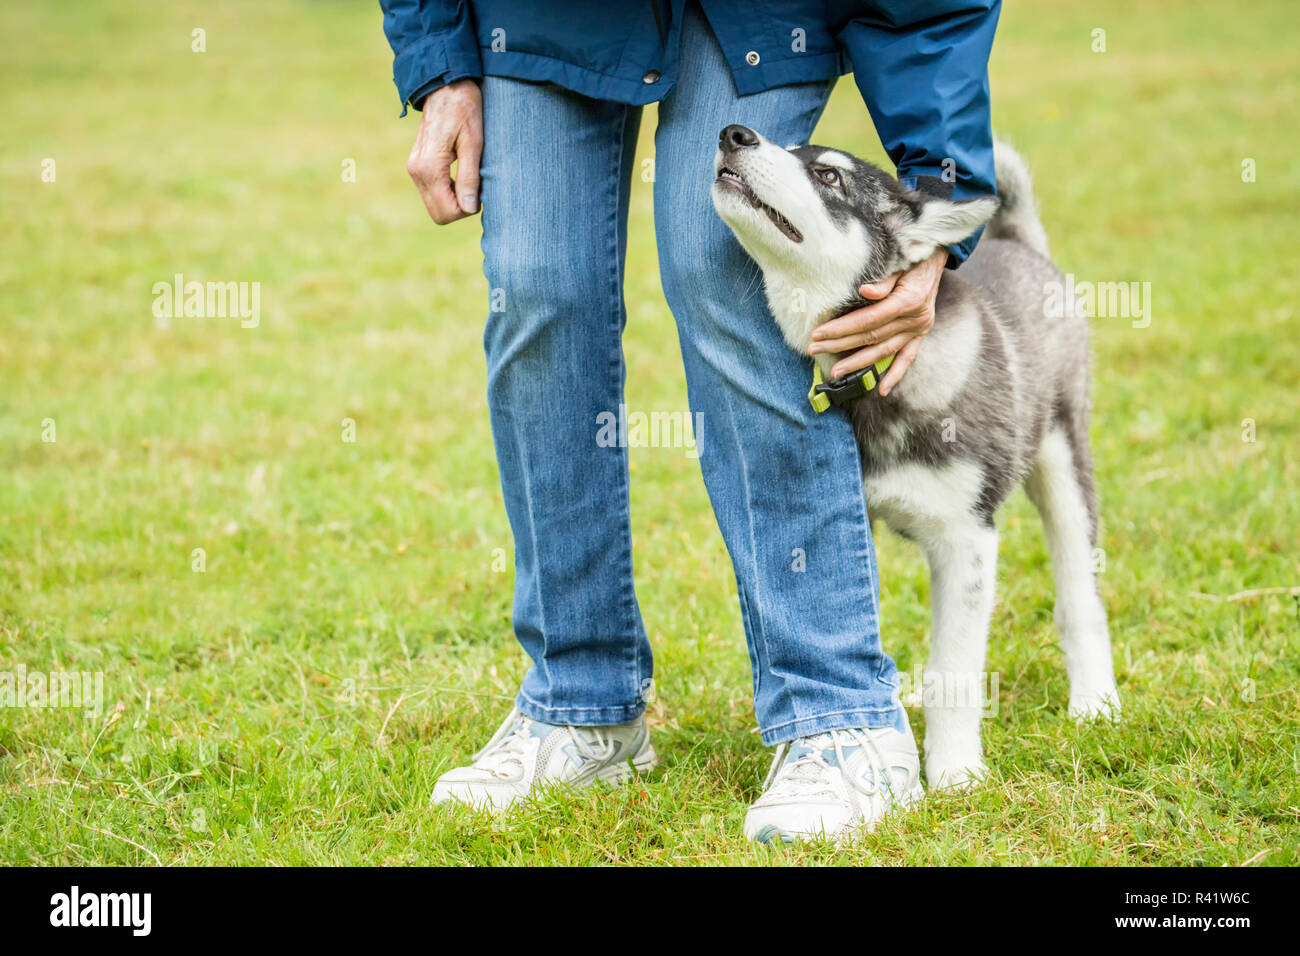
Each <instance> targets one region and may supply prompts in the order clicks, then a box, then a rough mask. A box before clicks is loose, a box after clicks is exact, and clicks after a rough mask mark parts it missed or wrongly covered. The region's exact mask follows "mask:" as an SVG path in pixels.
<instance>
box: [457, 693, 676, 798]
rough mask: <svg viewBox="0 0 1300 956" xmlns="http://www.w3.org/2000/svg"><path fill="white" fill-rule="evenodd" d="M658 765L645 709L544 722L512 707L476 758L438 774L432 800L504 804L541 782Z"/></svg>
mask: <svg viewBox="0 0 1300 956" xmlns="http://www.w3.org/2000/svg"><path fill="white" fill-rule="evenodd" d="M654 765H655V752H654V748H653V747H651V746H650V732H649V729H648V728H647V727H646V722H645V716H644V715H642V716H640V717H638V718H637V719H636V720H634V721H632V722H631V723H627V724H618V725H616V726H612V727H570V726H561V725H558V724H544V723H542V722H541V721H540V720H532V719H531V718H528V717H525V716H524V715H523V714H521V713H520V712H519V711H517V710H511V711H510V715H509V716H508V717H506V720H505V723H503V724H502V725H501V728H500V729H499V730H498V731H497V732H496V733H495V734H494V735H493V737H492V739H491V740H489V741H488V742H487V746H486V747H484V748H483V749H482V750H480V751H479V752H478V753H476V754H475V755H474V761H473V763H471V764H470V765H469V766H467V767H457V768H455V769H454V770H448V771H447V772H446V773H444V774H443V775H442V776H441V777H439V778H438V782H437V783H436V784H434V787H433V802H434V803H435V804H444V803H451V802H452V801H458V802H460V803H468V804H470V805H471V806H474V807H479V808H482V809H490V810H505V809H506V808H508V807H510V806H513V805H514V804H515V803H518V802H519V801H520V800H524V799H526V798H527V797H528V796H529V795H530V794H531V793H532V791H533V788H534V787H536V786H538V785H543V784H553V783H563V784H567V785H569V786H573V787H585V786H588V785H590V784H592V783H595V782H596V781H597V780H605V781H609V782H611V783H617V782H620V781H623V780H626V779H627V778H628V777H630V776H632V775H633V774H634V773H638V772H641V771H646V770H649V769H651V768H652V767H653V766H654Z"/></svg>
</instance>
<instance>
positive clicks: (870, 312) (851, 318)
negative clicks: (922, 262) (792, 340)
mask: <svg viewBox="0 0 1300 956" xmlns="http://www.w3.org/2000/svg"><path fill="white" fill-rule="evenodd" d="M863 288H866V286H863ZM927 291H928V290H927ZM926 300H927V294H926V291H922V290H918V289H916V288H914V287H905V286H901V285H900V286H899V287H898V288H897V289H895V290H894V291H893V292H892V293H891V294H890V296H889V298H887V299H884V300H882V301H880V302H873V303H872V304H871V305H867V306H863V307H862V308H860V309H854V310H853V311H852V312H846V313H844V314H843V315H841V316H840V317H839V318H838V319H831V321H829V322H827V323H825V324H824V325H819V326H818V327H817V328H815V329H813V334H812V339H813V341H814V342H825V341H828V340H831V339H843V338H848V337H849V336H853V335H864V334H866V333H868V332H871V331H873V330H875V331H878V330H881V329H883V328H884V327H885V326H887V325H891V324H893V323H894V322H897V321H900V320H904V319H908V320H910V323H911V325H912V326H913V327H914V328H929V323H930V322H931V321H932V320H933V318H934V312H933V309H932V308H931V307H930V305H931V304H930V303H928V302H927V301H926ZM831 351H834V350H831Z"/></svg>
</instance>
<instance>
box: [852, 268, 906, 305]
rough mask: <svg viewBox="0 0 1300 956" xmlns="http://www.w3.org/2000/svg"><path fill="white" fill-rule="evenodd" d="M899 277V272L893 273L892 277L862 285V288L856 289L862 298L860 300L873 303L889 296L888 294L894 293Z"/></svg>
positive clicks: (888, 276) (900, 274)
mask: <svg viewBox="0 0 1300 956" xmlns="http://www.w3.org/2000/svg"><path fill="white" fill-rule="evenodd" d="M901 276H902V273H901V272H895V273H893V274H892V275H887V276H885V277H884V278H883V279H877V280H876V281H875V282H872V283H870V284H868V285H864V286H862V288H860V289H858V294H859V295H860V296H862V298H864V299H870V300H871V301H873V302H874V301H875V300H877V299H883V298H884V297H885V296H887V295H889V293H891V292H893V291H894V286H895V285H897V283H898V280H899V278H900V277H901Z"/></svg>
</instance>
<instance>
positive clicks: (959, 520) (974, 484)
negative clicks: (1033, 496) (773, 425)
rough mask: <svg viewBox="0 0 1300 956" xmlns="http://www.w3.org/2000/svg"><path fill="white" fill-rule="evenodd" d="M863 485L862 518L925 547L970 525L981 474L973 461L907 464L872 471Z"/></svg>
mask: <svg viewBox="0 0 1300 956" xmlns="http://www.w3.org/2000/svg"><path fill="white" fill-rule="evenodd" d="M909 374H910V373H909ZM864 482H865V485H866V495H867V514H869V515H871V516H872V517H877V518H883V519H884V520H885V522H886V523H888V525H889V526H890V527H891V528H893V529H894V530H895V531H898V532H901V533H903V534H906V535H908V536H910V537H912V538H914V539H916V540H917V542H919V543H920V544H921V546H922V547H925V546H926V545H927V544H928V543H929V542H932V541H936V540H939V539H942V538H943V537H944V536H945V535H946V534H947V533H948V532H947V529H950V528H955V527H965V526H967V525H969V524H970V523H971V522H972V521H973V520H974V515H975V506H976V503H977V502H978V501H979V495H980V491H981V489H982V488H983V487H984V471H983V469H981V468H980V466H979V465H977V464H976V463H975V462H973V461H968V460H962V459H956V460H953V461H951V462H949V463H948V464H946V465H944V466H943V467H942V468H932V467H930V466H928V465H922V464H919V463H916V462H911V463H908V464H902V465H895V466H893V467H892V468H888V469H886V470H884V471H880V472H872V473H871V474H869V475H867V476H866V477H865V479H864Z"/></svg>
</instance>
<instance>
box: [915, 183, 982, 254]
mask: <svg viewBox="0 0 1300 956" xmlns="http://www.w3.org/2000/svg"><path fill="white" fill-rule="evenodd" d="M997 211H998V199H997V197H996V196H981V197H980V198H979V199H966V200H959V201H957V202H953V201H952V200H950V199H938V198H926V199H923V200H922V201H921V208H920V209H919V210H917V212H916V214H915V217H914V218H913V219H912V221H911V222H908V223H905V224H903V226H902V227H900V228H899V230H898V233H897V239H898V245H899V248H900V249H901V250H902V252H903V255H904V256H905V257H906V258H907V260H908V261H909V262H919V261H920V260H922V259H924V258H926V257H927V256H929V255H930V254H931V253H933V252H934V250H936V249H942V248H943V247H944V246H951V245H952V244H953V243H957V242H961V241H962V240H963V239H965V238H966V237H968V236H969V235H970V234H971V233H973V232H974V231H975V230H976V229H978V228H979V227H980V226H982V225H984V224H985V223H986V222H988V221H989V220H990V219H992V218H993V214H994V213H995V212H997Z"/></svg>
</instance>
